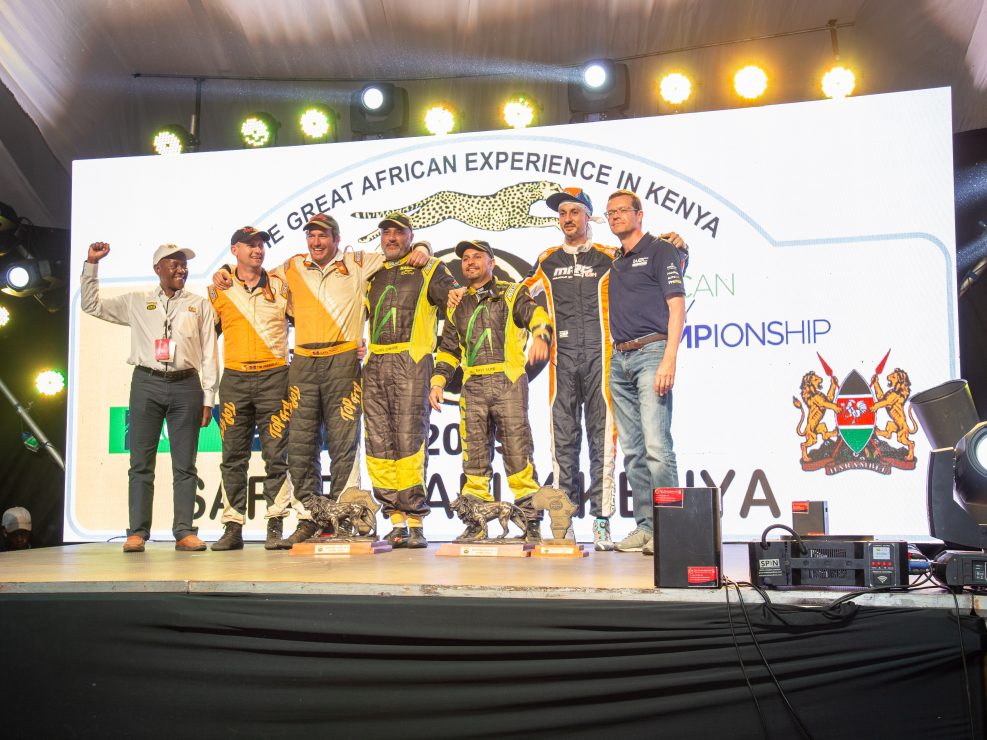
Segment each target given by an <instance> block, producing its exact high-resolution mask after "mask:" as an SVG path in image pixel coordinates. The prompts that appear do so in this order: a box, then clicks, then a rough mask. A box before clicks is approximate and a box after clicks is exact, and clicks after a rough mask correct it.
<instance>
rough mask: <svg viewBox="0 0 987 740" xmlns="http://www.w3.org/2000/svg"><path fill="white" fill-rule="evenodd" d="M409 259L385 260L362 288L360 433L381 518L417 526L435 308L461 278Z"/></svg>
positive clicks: (421, 512) (423, 510)
mask: <svg viewBox="0 0 987 740" xmlns="http://www.w3.org/2000/svg"><path fill="white" fill-rule="evenodd" d="M407 261H408V258H407V256H405V257H404V258H402V259H400V260H393V261H389V262H385V263H384V265H383V267H382V268H381V270H380V271H379V272H377V273H376V274H375V275H374V277H373V278H372V279H371V281H370V283H369V285H368V286H367V296H366V308H367V314H368V317H369V321H368V324H369V336H370V342H369V347H368V354H367V360H366V363H365V364H364V366H363V413H364V434H365V440H366V446H367V470H368V471H369V473H370V480H371V482H372V483H373V487H374V495H375V496H376V497H377V499H378V500H379V501H380V502H381V504H382V505H383V513H384V516H386V517H389V518H391V520H392V522H395V523H403V522H404V520H405V519H406V518H407V519H409V520H410V523H411V525H412V526H420V524H419V521H420V519H421V517H423V516H426V515H427V514H428V513H429V508H428V503H427V500H426V499H427V497H426V494H425V466H426V454H425V440H426V439H427V436H428V417H429V412H430V411H431V407H430V406H429V403H428V391H429V379H430V378H431V375H432V367H433V360H432V353H433V352H434V351H435V335H436V326H437V316H436V313H437V312H436V307H441V308H442V309H443V310H445V308H446V303H447V300H448V297H449V291H450V290H453V289H455V288H458V287H459V284H458V283H457V282H456V279H455V278H454V277H453V276H452V273H450V272H449V268H447V267H446V266H445V264H443V263H442V262H441V261H440V260H437V259H435V258H432V259H430V260H429V261H428V264H426V265H425V266H424V267H423V268H421V269H419V268H416V267H412V266H410V265H408V264H407Z"/></svg>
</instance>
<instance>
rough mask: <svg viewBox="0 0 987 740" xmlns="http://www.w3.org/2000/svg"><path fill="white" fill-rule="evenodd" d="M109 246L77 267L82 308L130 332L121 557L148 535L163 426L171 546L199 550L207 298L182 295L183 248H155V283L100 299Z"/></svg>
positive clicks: (212, 341) (209, 375)
mask: <svg viewBox="0 0 987 740" xmlns="http://www.w3.org/2000/svg"><path fill="white" fill-rule="evenodd" d="M109 253H110V245H109V244H107V243H105V242H95V243H93V244H91V245H89V255H88V257H87V259H86V262H85V264H84V265H83V269H82V310H83V311H85V312H86V313H88V314H89V315H91V316H95V317H96V318H99V319H103V320H104V321H109V322H111V323H114V324H122V325H124V326H129V327H130V357H129V358H128V360H127V362H128V363H129V364H131V365H134V366H135V367H134V374H133V378H132V380H131V385H130V405H129V409H130V415H129V429H130V435H129V436H130V473H129V476H130V486H129V511H130V527H129V528H128V529H127V541H126V542H125V543H124V545H123V551H124V552H143V551H144V542H145V541H146V540H147V539H148V538H149V537H150V535H151V513H152V510H153V507H152V504H153V499H154V466H155V462H156V459H157V452H158V442H159V440H160V438H161V425H162V423H163V422H164V421H165V420H167V422H168V441H169V443H170V446H171V467H172V475H173V478H174V504H175V516H174V522H173V524H172V531H173V533H174V535H175V549H176V550H179V551H182V552H191V551H198V550H205V549H206V543H205V542H203V541H202V540H201V539H199V538H198V537H197V536H196V534H197V532H198V528H197V527H194V526H192V518H193V512H194V510H195V489H196V480H197V476H196V469H195V456H196V451H197V449H198V445H199V429H200V428H201V427H205V426H208V424H209V419H210V417H211V415H212V406H213V399H214V398H215V395H216V385H217V380H218V375H219V369H218V362H217V352H216V315H215V313H214V312H213V309H212V306H211V305H210V304H209V301H208V300H206V299H205V298H204V297H201V296H197V295H194V294H192V293H189V292H188V291H186V290H185V280H186V279H187V278H188V260H189V259H191V258H192V257H194V256H195V253H194V252H193V251H192V250H191V249H183V248H181V247H178V246H176V245H174V244H162V245H161V246H160V247H158V248H157V250H156V251H155V252H154V259H153V265H154V272H155V273H156V274H157V276H158V279H159V285H158V287H157V288H156V289H154V290H151V291H147V292H144V291H134V292H132V293H126V294H124V295H121V296H117V297H115V298H107V299H105V300H103V299H102V298H101V297H100V294H99V277H98V268H97V266H98V263H99V261H100V260H101V259H103V258H104V257H106V255H108V254H109Z"/></svg>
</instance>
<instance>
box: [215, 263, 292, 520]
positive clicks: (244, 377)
mask: <svg viewBox="0 0 987 740" xmlns="http://www.w3.org/2000/svg"><path fill="white" fill-rule="evenodd" d="M231 279H232V281H233V286H232V287H231V288H230V289H229V290H224V291H218V290H216V289H215V288H214V287H212V286H210V287H209V300H210V301H211V302H212V307H213V310H214V311H215V312H216V316H217V318H218V319H219V325H220V327H221V328H222V331H223V378H222V380H221V381H220V384H219V400H220V404H221V406H220V416H219V431H220V434H221V435H222V438H223V461H222V464H221V465H220V469H221V471H222V481H223V504H224V508H223V517H222V523H223V524H226V523H228V522H235V523H237V524H241V525H242V524H243V523H244V522H245V518H246V512H247V467H248V465H249V463H250V452H251V449H252V447H253V440H254V429H255V428H257V429H258V436H259V437H260V444H261V455H262V457H263V459H264V470H265V473H266V477H265V479H264V500H265V501H266V502H267V512H266V514H265V518H266V519H271V518H283V517H284V516H285V514H286V512H287V507H288V504H289V503H290V500H291V485H290V483H289V482H288V461H287V444H288V437H287V433H286V428H285V427H286V425H287V422H288V418H289V417H290V414H291V406H290V400H289V399H288V395H287V393H288V319H287V316H288V300H289V295H288V286H287V284H286V283H285V282H284V281H283V280H281V279H280V278H277V277H273V276H271V275H269V274H268V272H267V271H266V270H261V279H260V282H259V283H258V284H257V285H256V286H255V287H254V288H248V287H247V285H246V284H245V283H244V282H243V281H242V280H240V278H239V277H237V275H236V272H235V271H234V272H233V274H232V275H231Z"/></svg>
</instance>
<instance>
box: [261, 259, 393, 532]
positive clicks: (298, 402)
mask: <svg viewBox="0 0 987 740" xmlns="http://www.w3.org/2000/svg"><path fill="white" fill-rule="evenodd" d="M383 263H384V255H382V254H374V253H365V252H362V251H361V252H356V251H352V250H346V251H345V252H342V251H341V252H339V253H338V254H337V259H336V260H334V261H332V262H330V263H329V264H327V265H326V266H325V267H323V268H320V267H319V266H318V265H317V264H315V263H314V262H312V261H310V260H309V258H308V255H307V254H297V255H295V256H294V257H291V258H289V259H288V260H287V261H286V262H285V263H284V264H283V265H281V266H279V267H278V268H276V269H275V270H274V271H273V274H274V275H275V276H277V277H281V278H283V279H284V280H285V282H287V284H288V288H289V290H290V292H291V301H292V310H293V313H294V316H295V356H294V358H293V359H292V361H291V365H290V366H289V368H288V393H289V396H290V398H291V402H292V406H293V408H292V412H291V432H290V434H289V435H288V470H289V472H290V474H291V480H292V483H293V484H294V487H295V496H296V497H297V498H298V500H299V502H300V503H301V505H302V506H303V507H304V508H305V509H306V511H304V512H299V519H300V520H311V513H310V512H309V511H307V509H308V508H309V506H308V504H309V503H310V502H311V500H312V497H313V496H317V495H320V494H321V493H322V464H321V460H320V455H321V452H322V445H323V441H324V442H325V444H326V447H327V449H328V452H329V457H330V467H329V475H330V478H331V480H330V483H329V495H330V497H331V498H333V499H336V498H338V497H339V494H341V493H342V492H343V491H344V490H346V489H347V488H348V487H350V486H356V485H359V482H360V466H359V464H358V462H357V450H358V448H359V444H360V435H359V432H360V414H361V408H362V404H363V388H362V385H361V383H360V362H359V360H357V357H356V349H357V344H358V342H359V341H360V339H361V338H362V335H363V297H364V295H365V293H366V289H367V282H368V281H369V279H370V278H371V276H373V274H374V273H376V272H377V271H378V270H379V269H380V268H381V266H382V265H383ZM296 508H298V507H296Z"/></svg>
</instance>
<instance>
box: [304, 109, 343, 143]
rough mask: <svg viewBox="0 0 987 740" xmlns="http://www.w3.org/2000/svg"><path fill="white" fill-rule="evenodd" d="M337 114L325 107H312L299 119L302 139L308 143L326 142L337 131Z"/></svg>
mask: <svg viewBox="0 0 987 740" xmlns="http://www.w3.org/2000/svg"><path fill="white" fill-rule="evenodd" d="M335 123H336V112H335V111H333V110H332V109H331V108H327V107H326V106H324V105H312V106H309V107H308V108H306V109H305V112H304V113H302V114H301V116H299V118H298V125H299V126H300V127H301V130H302V137H303V138H305V139H307V140H308V141H325V140H327V139H329V138H330V137H331V136H332V134H334V133H335V130H336V125H335Z"/></svg>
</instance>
